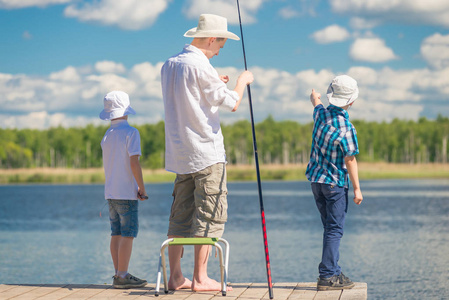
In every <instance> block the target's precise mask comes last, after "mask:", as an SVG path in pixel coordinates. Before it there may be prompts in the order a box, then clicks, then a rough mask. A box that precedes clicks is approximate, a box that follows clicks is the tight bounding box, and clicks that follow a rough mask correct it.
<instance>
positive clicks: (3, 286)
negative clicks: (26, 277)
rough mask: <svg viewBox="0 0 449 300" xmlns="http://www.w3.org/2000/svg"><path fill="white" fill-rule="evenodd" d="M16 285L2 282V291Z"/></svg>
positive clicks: (0, 287) (0, 289) (0, 288)
mask: <svg viewBox="0 0 449 300" xmlns="http://www.w3.org/2000/svg"><path fill="white" fill-rule="evenodd" d="M14 287H16V285H14V284H0V293H2V292H4V291H6V290H9V289H12V288H14Z"/></svg>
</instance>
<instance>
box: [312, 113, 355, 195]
mask: <svg viewBox="0 0 449 300" xmlns="http://www.w3.org/2000/svg"><path fill="white" fill-rule="evenodd" d="M313 119H314V122H315V125H314V128H313V135H312V149H311V152H310V161H309V164H308V165H307V170H306V177H307V179H308V180H309V181H311V182H318V183H326V184H336V185H338V186H339V187H348V170H347V169H346V164H345V159H344V158H345V157H346V156H352V155H356V154H358V153H359V146H358V143H357V134H356V130H355V128H354V126H353V125H352V124H351V122H349V115H348V113H347V111H346V110H344V109H342V108H340V107H337V106H334V105H329V106H328V108H327V109H326V108H324V106H323V105H317V106H316V107H315V109H314V111H313Z"/></svg>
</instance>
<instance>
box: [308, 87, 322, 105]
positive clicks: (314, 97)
mask: <svg viewBox="0 0 449 300" xmlns="http://www.w3.org/2000/svg"><path fill="white" fill-rule="evenodd" d="M310 102H312V105H313V107H315V106H317V105H320V104H323V103H322V102H321V94H320V93H318V92H315V90H314V89H312V93H311V94H310Z"/></svg>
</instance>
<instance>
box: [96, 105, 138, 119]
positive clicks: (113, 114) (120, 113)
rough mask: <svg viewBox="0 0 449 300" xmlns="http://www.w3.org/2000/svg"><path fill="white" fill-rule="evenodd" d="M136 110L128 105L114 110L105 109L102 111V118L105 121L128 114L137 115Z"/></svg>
mask: <svg viewBox="0 0 449 300" xmlns="http://www.w3.org/2000/svg"><path fill="white" fill-rule="evenodd" d="M135 114H136V111H135V110H134V109H133V108H132V107H131V106H128V107H127V108H125V109H116V110H113V111H105V110H104V109H103V110H102V111H101V112H100V115H99V116H100V119H102V120H104V121H109V120H112V119H117V118H120V117H123V116H127V115H135Z"/></svg>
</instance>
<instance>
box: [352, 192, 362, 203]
mask: <svg viewBox="0 0 449 300" xmlns="http://www.w3.org/2000/svg"><path fill="white" fill-rule="evenodd" d="M362 201H363V196H362V191H360V189H358V190H354V203H355V204H357V205H360V203H362Z"/></svg>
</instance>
